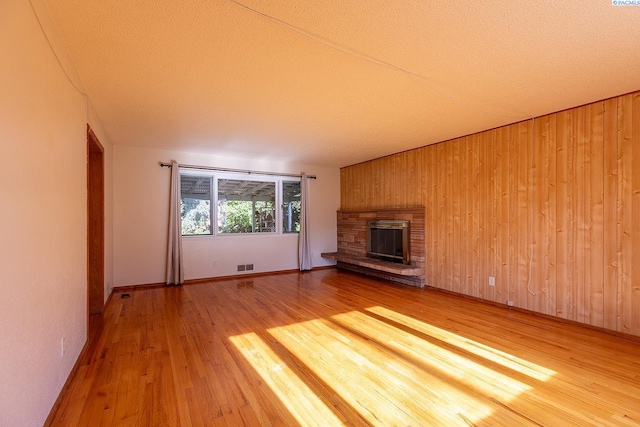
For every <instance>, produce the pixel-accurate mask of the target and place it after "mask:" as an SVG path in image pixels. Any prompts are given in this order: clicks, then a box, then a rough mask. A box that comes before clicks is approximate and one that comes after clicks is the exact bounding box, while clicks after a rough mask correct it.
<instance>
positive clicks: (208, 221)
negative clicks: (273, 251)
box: [180, 172, 300, 236]
mask: <svg viewBox="0 0 640 427" xmlns="http://www.w3.org/2000/svg"><path fill="white" fill-rule="evenodd" d="M180 181H181V192H182V193H181V219H182V235H183V236H196V235H213V234H219V235H226V234H229V235H231V234H254V233H297V232H299V231H300V181H299V180H295V178H293V179H292V178H288V179H287V180H286V181H283V180H282V178H281V177H277V176H265V175H260V176H257V175H248V174H238V173H220V174H216V175H215V176H213V175H207V174H198V172H194V173H192V174H190V173H185V174H183V175H181V176H180ZM278 206H281V209H278ZM214 219H215V220H214ZM212 224H213V225H212Z"/></svg>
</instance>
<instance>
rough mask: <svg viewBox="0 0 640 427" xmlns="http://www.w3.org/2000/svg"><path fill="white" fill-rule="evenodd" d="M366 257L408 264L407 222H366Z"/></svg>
mask: <svg viewBox="0 0 640 427" xmlns="http://www.w3.org/2000/svg"><path fill="white" fill-rule="evenodd" d="M367 256H369V257H371V258H379V259H383V260H386V261H391V262H397V263H402V264H409V263H410V259H411V258H410V254H409V221H400V220H381V219H378V220H371V221H367Z"/></svg>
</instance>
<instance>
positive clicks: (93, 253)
mask: <svg viewBox="0 0 640 427" xmlns="http://www.w3.org/2000/svg"><path fill="white" fill-rule="evenodd" d="M103 310H104V148H103V147H102V144H100V141H98V138H97V137H96V135H95V133H94V132H93V131H92V130H91V127H90V126H89V125H87V311H88V313H87V317H88V318H89V319H90V318H91V316H92V315H95V314H101V313H102V311H103ZM91 323H92V322H90V321H89V329H90V330H89V334H91V329H92V327H91Z"/></svg>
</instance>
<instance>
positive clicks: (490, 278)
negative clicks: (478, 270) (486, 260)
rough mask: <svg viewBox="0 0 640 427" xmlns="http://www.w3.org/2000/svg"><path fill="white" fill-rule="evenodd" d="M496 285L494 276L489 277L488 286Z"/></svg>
mask: <svg viewBox="0 0 640 427" xmlns="http://www.w3.org/2000/svg"><path fill="white" fill-rule="evenodd" d="M495 285H496V278H495V277H494V276H489V286H495Z"/></svg>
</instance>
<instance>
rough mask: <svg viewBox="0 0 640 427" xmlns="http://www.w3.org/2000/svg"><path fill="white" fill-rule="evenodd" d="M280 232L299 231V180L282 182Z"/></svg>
mask: <svg viewBox="0 0 640 427" xmlns="http://www.w3.org/2000/svg"><path fill="white" fill-rule="evenodd" d="M282 232H283V233H298V232H300V181H297V182H292V181H283V182H282Z"/></svg>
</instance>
